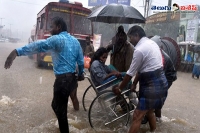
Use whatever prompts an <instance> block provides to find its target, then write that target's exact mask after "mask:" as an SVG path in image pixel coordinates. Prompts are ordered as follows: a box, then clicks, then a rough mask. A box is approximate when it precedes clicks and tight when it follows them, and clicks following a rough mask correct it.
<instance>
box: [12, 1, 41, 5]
mask: <svg viewBox="0 0 200 133" xmlns="http://www.w3.org/2000/svg"><path fill="white" fill-rule="evenodd" d="M10 1H15V2H19V3H25V4H30V5H38V6H43V5H41V4H37V3H30V2H25V1H20V0H10Z"/></svg>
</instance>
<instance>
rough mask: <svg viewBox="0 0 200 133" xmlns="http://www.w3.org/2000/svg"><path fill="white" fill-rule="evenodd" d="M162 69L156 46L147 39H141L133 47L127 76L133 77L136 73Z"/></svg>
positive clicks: (158, 49) (159, 53) (160, 57)
mask: <svg viewBox="0 0 200 133" xmlns="http://www.w3.org/2000/svg"><path fill="white" fill-rule="evenodd" d="M162 67H163V64H162V55H161V52H160V48H159V47H158V45H157V44H156V43H155V42H154V41H152V40H150V39H148V38H147V37H143V38H141V39H140V41H139V42H138V43H137V45H136V46H135V51H134V54H133V58H132V62H131V66H130V68H129V70H128V71H127V74H128V75H130V76H132V77H133V76H134V75H135V74H136V73H137V72H140V73H143V72H149V71H155V70H157V69H160V68H162Z"/></svg>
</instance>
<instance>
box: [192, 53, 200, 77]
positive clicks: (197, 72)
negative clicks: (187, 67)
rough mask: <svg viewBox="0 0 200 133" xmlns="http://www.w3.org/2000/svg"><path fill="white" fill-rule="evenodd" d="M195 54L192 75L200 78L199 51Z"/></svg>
mask: <svg viewBox="0 0 200 133" xmlns="http://www.w3.org/2000/svg"><path fill="white" fill-rule="evenodd" d="M194 56H195V62H194V67H193V70H192V75H193V76H196V77H197V78H199V75H200V57H199V54H198V53H195V55H194Z"/></svg>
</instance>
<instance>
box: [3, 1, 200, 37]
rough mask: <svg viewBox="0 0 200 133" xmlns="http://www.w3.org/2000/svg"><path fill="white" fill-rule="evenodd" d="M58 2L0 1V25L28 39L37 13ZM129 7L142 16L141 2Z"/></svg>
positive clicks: (159, 3) (158, 4) (164, 3)
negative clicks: (47, 5) (51, 3)
mask: <svg viewBox="0 0 200 133" xmlns="http://www.w3.org/2000/svg"><path fill="white" fill-rule="evenodd" d="M57 1H59V0H0V25H4V29H11V31H12V34H13V35H14V36H18V37H22V38H28V37H29V36H30V31H31V29H32V28H33V25H34V24H35V23H36V16H37V13H38V12H39V11H40V10H41V9H42V8H43V7H44V6H45V5H46V4H48V3H49V2H57ZM74 1H77V2H82V4H83V6H84V7H88V0H74ZM167 3H168V0H153V1H152V5H156V6H166V5H167ZM173 3H177V4H178V5H190V4H199V5H200V0H172V4H173ZM131 6H133V7H135V8H136V9H137V10H139V11H140V12H141V14H144V7H143V0H131Z"/></svg>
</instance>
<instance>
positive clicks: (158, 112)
mask: <svg viewBox="0 0 200 133" xmlns="http://www.w3.org/2000/svg"><path fill="white" fill-rule="evenodd" d="M155 115H156V117H158V118H161V109H156V110H155Z"/></svg>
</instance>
